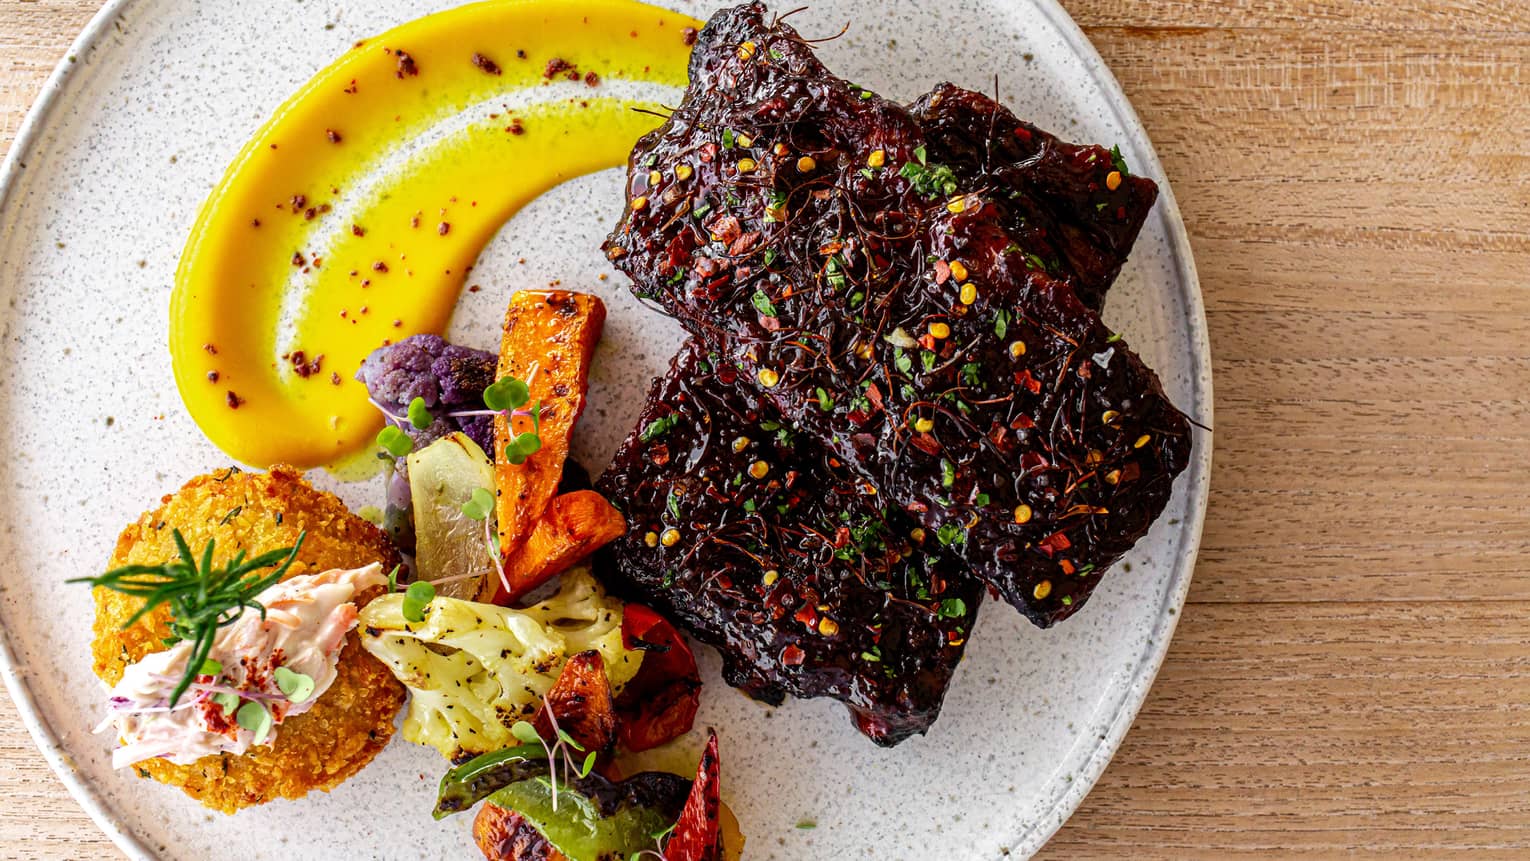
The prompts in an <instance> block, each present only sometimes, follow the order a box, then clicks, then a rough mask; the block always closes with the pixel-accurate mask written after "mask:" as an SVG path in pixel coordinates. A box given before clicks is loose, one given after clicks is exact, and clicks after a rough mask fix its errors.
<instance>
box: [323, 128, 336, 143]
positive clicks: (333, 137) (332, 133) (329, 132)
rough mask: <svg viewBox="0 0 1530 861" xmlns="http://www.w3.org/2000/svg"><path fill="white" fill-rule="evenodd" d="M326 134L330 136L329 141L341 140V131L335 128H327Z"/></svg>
mask: <svg viewBox="0 0 1530 861" xmlns="http://www.w3.org/2000/svg"><path fill="white" fill-rule="evenodd" d="M324 136H325V137H326V138H329V142H330V143H332V144H337V143H339V142H340V133H339V132H337V131H335V130H334V129H325V130H324Z"/></svg>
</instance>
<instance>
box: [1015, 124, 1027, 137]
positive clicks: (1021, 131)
mask: <svg viewBox="0 0 1530 861" xmlns="http://www.w3.org/2000/svg"><path fill="white" fill-rule="evenodd" d="M1015 137H1016V138H1017V139H1019V140H1023V141H1028V140H1030V139H1031V130H1030V129H1028V128H1025V127H1024V126H1019V127H1017V128H1016V129H1015Z"/></svg>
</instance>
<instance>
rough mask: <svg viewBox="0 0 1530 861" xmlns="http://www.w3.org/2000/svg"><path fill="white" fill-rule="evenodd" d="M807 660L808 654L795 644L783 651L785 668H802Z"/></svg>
mask: <svg viewBox="0 0 1530 861" xmlns="http://www.w3.org/2000/svg"><path fill="white" fill-rule="evenodd" d="M805 660H807V653H806V652H804V651H802V649H800V648H798V647H797V646H796V645H795V644H793V645H790V646H787V647H786V648H784V649H782V650H781V663H782V665H784V666H788V667H800V666H802V662H803V661H805Z"/></svg>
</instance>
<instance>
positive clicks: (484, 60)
mask: <svg viewBox="0 0 1530 861" xmlns="http://www.w3.org/2000/svg"><path fill="white" fill-rule="evenodd" d="M473 67H474V68H476V69H478V71H480V72H483V73H484V74H485V75H498V74H500V70H499V64H498V63H495V62H494V61H493V60H491V59H489V58H488V57H485V56H484V55H482V54H477V53H475V54H474V55H473Z"/></svg>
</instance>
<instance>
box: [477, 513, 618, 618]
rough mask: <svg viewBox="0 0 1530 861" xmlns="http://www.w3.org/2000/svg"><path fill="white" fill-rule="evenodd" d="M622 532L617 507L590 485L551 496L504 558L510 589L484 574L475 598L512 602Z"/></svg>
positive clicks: (496, 602)
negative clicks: (547, 503)
mask: <svg viewBox="0 0 1530 861" xmlns="http://www.w3.org/2000/svg"><path fill="white" fill-rule="evenodd" d="M626 531H627V521H626V519H625V518H623V517H622V514H621V512H620V511H617V510H616V509H615V508H614V507H613V506H612V505H611V503H609V502H607V501H606V498H605V497H604V496H601V495H600V494H598V493H596V492H595V491H593V490H576V491H574V492H573V493H565V494H562V495H560V496H556V497H553V500H552V504H551V505H549V506H548V507H547V510H546V511H544V512H543V514H542V518H541V519H540V520H538V521H537V522H536V524H535V525H534V526H533V528H532V530H531V534H530V535H529V536H528V537H527V539H526V541H525V542H524V543H522V544H521V546H520V547H518V548H516V549H515V551H513V552H512V553H511V554H510V555H509V557H507V558H506V559H505V560H504V565H505V579H506V580H508V581H510V587H511V589H510V591H509V592H506V591H505V588H504V585H503V584H501V583H500V582H499V578H498V577H495V576H493V575H492V574H491V575H490V576H488V577H485V578H484V583H483V590H482V591H481V592H480V593H479V596H478V599H479V600H480V601H486V602H488V603H491V604H507V603H509V602H511V601H514V600H515V599H517V598H519V597H521V596H522V595H525V594H526V593H527V592H530V591H531V590H532V589H535V588H537V587H538V586H540V585H542V584H543V583H545V582H547V581H548V580H550V579H551V578H552V577H553V575H555V574H559V573H562V572H563V571H566V570H568V568H570V567H571V566H573V564H574V563H576V562H578V561H579V560H581V559H583V558H584V557H586V556H588V555H590V554H591V553H594V552H595V551H596V550H599V549H600V548H601V547H603V546H605V545H606V544H609V543H610V542H612V541H614V540H615V539H616V538H617V537H618V536H620V535H621V534H622V533H623V532H626Z"/></svg>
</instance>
